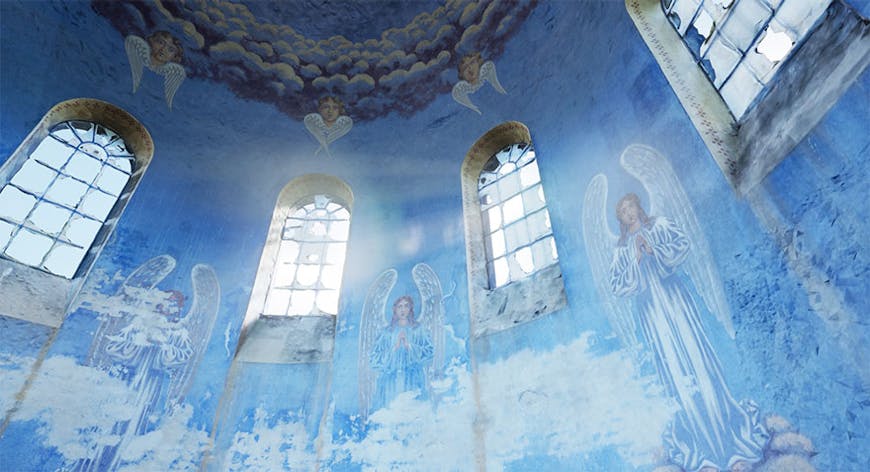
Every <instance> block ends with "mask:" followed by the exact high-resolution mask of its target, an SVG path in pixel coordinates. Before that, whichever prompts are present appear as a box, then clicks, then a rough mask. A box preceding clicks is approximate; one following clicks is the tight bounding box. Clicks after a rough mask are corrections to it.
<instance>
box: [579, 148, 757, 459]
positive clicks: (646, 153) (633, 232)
mask: <svg viewBox="0 0 870 472" xmlns="http://www.w3.org/2000/svg"><path fill="white" fill-rule="evenodd" d="M620 163H621V164H622V167H623V168H624V169H625V170H626V171H628V173H630V174H631V175H633V176H634V177H636V178H637V179H638V180H640V181H641V182H642V183H643V185H644V187H645V188H646V191H647V193H648V194H649V199H650V202H649V208H650V213H647V212H646V211H645V210H644V207H643V204H642V202H641V200H640V197H638V196H637V195H636V194H634V193H629V194H626V195H625V196H623V197H622V198H620V200H619V202H618V203H617V204H616V219H617V221H618V223H619V233H620V234H619V235H618V236H617V235H615V234H613V233H612V232H611V231H610V229H609V226H608V213H609V212H608V211H607V208H606V206H607V205H606V202H607V177H605V176H604V175H603V174H598V175H596V176H595V177H594V178H593V179H592V181H591V182H590V183H589V186H588V187H587V188H586V195H585V197H584V201H583V238H584V240H585V243H586V252H587V254H588V257H589V263H590V265H591V268H592V274H593V277H594V279H595V285H596V287H597V289H598V295H599V297H600V299H601V301H602V304H603V305H604V308H605V311H606V312H607V315H608V316H609V317H610V320H611V324H612V326H613V327H614V329H615V330H616V331H617V333H618V334H619V335H620V337H621V338H622V340H623V342H624V343H625V344H626V345H627V346H629V347H632V348H635V349H640V346H642V345H643V344H644V343H645V344H646V347H647V349H649V351H651V354H652V357H653V363H654V365H655V368H656V371H657V373H658V377H659V380H660V382H661V383H662V385H663V387H664V388H665V391H666V392H667V393H668V394H669V395H670V396H671V397H672V398H673V399H674V400H675V401H676V402H677V403H678V405H679V406H680V410H679V411H678V412H677V413H676V414H675V417H674V420H673V422H672V424H671V426H670V428H669V430H668V431H667V432H666V433H665V436H664V439H665V443H666V446H667V453H668V456H669V459H670V461H671V462H673V463H675V464H676V465H678V466H680V467H682V469H683V470H699V469H702V468H704V467H711V468H712V469H714V470H728V469H730V468H732V467H733V466H735V465H736V464H737V463H740V462H742V463H743V465H748V464H750V463H753V462H757V461H758V460H760V459H761V453H762V448H763V446H764V444H765V442H766V438H767V435H766V432H765V430H764V427H763V426H762V425H761V424H760V423H759V421H758V413H757V409H756V408H754V406H753V405H751V404H750V403H749V402H745V403H744V402H741V403H738V402H737V401H735V400H734V398H733V397H732V396H731V392H730V391H729V389H728V386H727V385H726V383H725V377H724V375H723V370H722V366H721V365H720V363H719V359H718V357H717V355H716V352H715V351H714V349H713V346H712V345H711V343H710V341H709V339H708V337H707V334H706V333H705V331H704V323H703V319H704V318H706V317H710V316H715V317H717V318H718V319H719V321H720V322H722V324H723V325H724V326H725V328H726V330H727V331H728V333H729V334H730V335H731V337H733V336H734V332H733V328H732V326H731V315H730V313H729V310H728V304H727V301H726V300H725V295H724V291H723V289H722V282H721V280H720V279H719V276H718V274H717V272H716V271H715V269H714V262H713V260H712V258H711V252H710V248H709V246H708V244H707V241H706V239H705V238H704V233H703V232H702V231H701V228H700V225H699V224H698V220H697V218H696V217H695V213H694V211H693V210H692V206H691V204H690V202H689V199H688V197H687V196H686V193H685V191H684V190H683V187H682V185H680V182H679V181H678V180H677V177H676V175H675V174H674V171H673V169H672V168H671V166H670V164H669V163H668V162H667V160H666V159H665V158H664V156H662V155H661V154H659V153H658V152H657V151H656V150H654V149H652V148H650V147H647V146H641V145H632V146H629V147H628V148H627V149H626V150H625V151H624V152H623V154H622V156H621V157H620ZM641 337H642V339H643V342H641ZM732 470H733V469H732ZM741 470H742V469H741Z"/></svg>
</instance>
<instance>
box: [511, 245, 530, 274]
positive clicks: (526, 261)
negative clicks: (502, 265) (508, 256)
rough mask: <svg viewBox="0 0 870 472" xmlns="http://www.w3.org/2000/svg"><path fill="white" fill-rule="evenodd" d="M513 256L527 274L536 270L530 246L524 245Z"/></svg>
mask: <svg viewBox="0 0 870 472" xmlns="http://www.w3.org/2000/svg"><path fill="white" fill-rule="evenodd" d="M513 257H514V259H515V260H516V263H517V264H518V265H519V266H520V269H521V270H522V271H523V272H524V273H525V274H526V275H528V274H531V273H532V272H534V271H535V264H534V262H532V250H531V249H530V248H528V247H524V248H522V249H520V250H519V251H517V252H515V253H514V255H513Z"/></svg>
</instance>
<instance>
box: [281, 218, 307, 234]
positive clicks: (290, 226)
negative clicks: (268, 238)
mask: <svg viewBox="0 0 870 472" xmlns="http://www.w3.org/2000/svg"><path fill="white" fill-rule="evenodd" d="M304 224H305V220H300V219H297V218H287V219H286V220H284V232H283V233H282V234H281V239H301V236H302V231H301V228H302V226H303V225H304Z"/></svg>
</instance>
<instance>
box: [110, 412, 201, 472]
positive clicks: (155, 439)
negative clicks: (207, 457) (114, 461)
mask: <svg viewBox="0 0 870 472" xmlns="http://www.w3.org/2000/svg"><path fill="white" fill-rule="evenodd" d="M192 417H193V407H192V406H190V405H188V404H184V405H181V406H177V407H175V408H174V409H173V410H172V411H171V412H170V413H169V414H168V415H166V416H164V417H163V420H162V422H161V424H160V427H159V428H158V429H156V430H154V431H151V432H148V433H145V434H143V435H141V436H133V437H132V439H131V440H130V441H129V442H128V443H127V444H126V447H124V449H123V450H122V451H121V452H120V453H121V467H120V468H119V469H118V470H120V471H122V472H125V471H130V472H133V471H146V470H197V469H198V468H199V465H200V463H201V461H202V454H203V453H204V452H205V451H206V449H207V447H208V446H209V437H208V433H206V432H205V431H203V430H200V429H190V428H188V426H187V425H188V423H189V422H190V419H191V418H192Z"/></svg>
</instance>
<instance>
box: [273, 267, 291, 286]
mask: <svg viewBox="0 0 870 472" xmlns="http://www.w3.org/2000/svg"><path fill="white" fill-rule="evenodd" d="M295 275H296V264H292V263H278V264H277V265H276V266H275V274H274V275H272V287H290V286H291V285H292V284H293V277H294V276H295Z"/></svg>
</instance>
